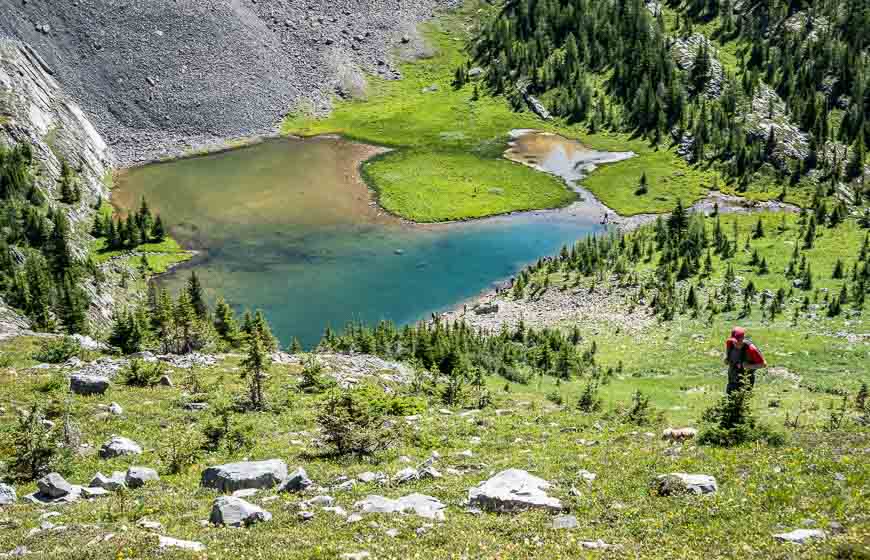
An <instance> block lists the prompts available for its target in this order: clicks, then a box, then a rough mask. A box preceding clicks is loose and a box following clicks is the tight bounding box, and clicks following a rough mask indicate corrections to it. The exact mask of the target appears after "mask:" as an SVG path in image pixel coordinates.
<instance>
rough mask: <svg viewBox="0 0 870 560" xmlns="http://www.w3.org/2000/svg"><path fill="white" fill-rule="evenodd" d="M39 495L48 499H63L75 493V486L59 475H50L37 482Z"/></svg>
mask: <svg viewBox="0 0 870 560" xmlns="http://www.w3.org/2000/svg"><path fill="white" fill-rule="evenodd" d="M36 485H37V486H38V487H39V493H40V494H41V495H42V496H45V497H46V498H63V497H64V496H67V495H69V494H72V493H73V492H74V488H73V485H72V484H70V483H69V482H67V481H66V480H64V478H63V477H62V476H60V475H59V474H57V473H49V474H47V475H45V476H44V477H42V478H40V479H39V480H37V481H36Z"/></svg>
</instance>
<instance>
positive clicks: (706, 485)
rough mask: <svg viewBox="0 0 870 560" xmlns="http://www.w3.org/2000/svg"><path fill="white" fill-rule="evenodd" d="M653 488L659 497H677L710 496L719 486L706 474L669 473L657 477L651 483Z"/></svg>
mask: <svg viewBox="0 0 870 560" xmlns="http://www.w3.org/2000/svg"><path fill="white" fill-rule="evenodd" d="M653 488H654V489H655V491H656V493H657V494H658V495H659V496H677V495H680V494H712V493H714V492H716V491H717V490H718V489H719V486H718V485H717V484H716V479H715V478H713V477H712V476H709V475H706V474H686V473H670V474H662V475H659V476H657V477H656V478H655V480H654V481H653Z"/></svg>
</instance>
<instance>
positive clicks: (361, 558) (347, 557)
mask: <svg viewBox="0 0 870 560" xmlns="http://www.w3.org/2000/svg"><path fill="white" fill-rule="evenodd" d="M371 556H372V555H371V554H369V553H368V552H366V551H362V552H345V553H344V554H342V555H341V560H366V558H371Z"/></svg>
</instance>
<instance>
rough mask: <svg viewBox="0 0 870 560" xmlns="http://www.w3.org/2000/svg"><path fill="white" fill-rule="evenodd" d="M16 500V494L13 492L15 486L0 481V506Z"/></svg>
mask: <svg viewBox="0 0 870 560" xmlns="http://www.w3.org/2000/svg"><path fill="white" fill-rule="evenodd" d="M17 500H18V495H17V494H16V493H15V488H13V487H11V486H9V485H8V484H2V483H0V506H8V505H10V504H14V503H15V502H16V501H17Z"/></svg>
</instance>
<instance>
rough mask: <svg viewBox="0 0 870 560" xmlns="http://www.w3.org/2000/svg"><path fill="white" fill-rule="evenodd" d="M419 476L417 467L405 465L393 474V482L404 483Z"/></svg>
mask: <svg viewBox="0 0 870 560" xmlns="http://www.w3.org/2000/svg"><path fill="white" fill-rule="evenodd" d="M419 477H420V474H419V473H418V472H417V469H415V468H413V467H407V468H404V469H402V470H400V471H399V472H397V473H396V474H395V475H394V476H393V482H395V483H396V484H404V483H405V482H411V481H412V480H417V479H418V478H419Z"/></svg>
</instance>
